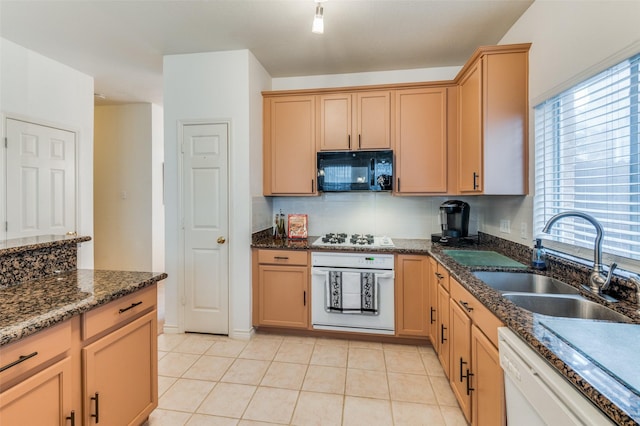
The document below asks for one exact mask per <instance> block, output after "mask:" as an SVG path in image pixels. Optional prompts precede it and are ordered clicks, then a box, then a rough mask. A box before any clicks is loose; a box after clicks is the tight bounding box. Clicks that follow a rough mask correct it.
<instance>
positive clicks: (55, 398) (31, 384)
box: [0, 357, 80, 426]
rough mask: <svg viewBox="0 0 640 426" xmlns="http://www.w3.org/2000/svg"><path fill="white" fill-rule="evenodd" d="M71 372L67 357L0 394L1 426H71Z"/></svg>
mask: <svg viewBox="0 0 640 426" xmlns="http://www.w3.org/2000/svg"><path fill="white" fill-rule="evenodd" d="M3 362H4V360H3ZM71 368H72V367H71V358H70V357H66V358H64V359H62V360H61V361H58V362H56V363H55V364H53V365H51V366H49V367H47V368H45V369H44V370H42V371H40V372H38V373H35V374H34V375H32V376H30V377H29V378H27V379H25V380H23V381H22V382H20V383H18V384H17V385H15V386H13V387H11V388H9V389H8V390H6V391H4V392H2V393H0V424H1V425H3V426H22V425H38V426H61V425H74V424H75V423H74V422H75V419H76V411H75V410H74V409H73V406H72V398H71V394H72V389H71V388H72V383H73V382H72V380H71ZM78 414H79V413H78ZM79 421H80V419H79V418H78V422H79Z"/></svg>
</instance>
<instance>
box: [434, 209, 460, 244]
mask: <svg viewBox="0 0 640 426" xmlns="http://www.w3.org/2000/svg"><path fill="white" fill-rule="evenodd" d="M469 210H470V207H469V204H467V203H465V202H464V201H459V200H449V201H445V202H444V203H442V204H441V205H440V229H441V230H442V233H440V234H432V235H431V241H433V242H439V243H441V244H449V243H451V242H458V241H460V240H461V239H463V238H465V237H467V236H468V235H469Z"/></svg>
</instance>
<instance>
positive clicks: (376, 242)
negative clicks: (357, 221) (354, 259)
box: [311, 233, 394, 248]
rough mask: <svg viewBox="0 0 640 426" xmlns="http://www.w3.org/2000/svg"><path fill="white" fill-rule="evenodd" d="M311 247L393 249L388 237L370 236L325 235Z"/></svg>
mask: <svg viewBox="0 0 640 426" xmlns="http://www.w3.org/2000/svg"><path fill="white" fill-rule="evenodd" d="M311 246H312V247H314V246H315V247H336V248H340V247H373V248H380V247H394V245H393V241H392V240H391V238H389V237H377V236H374V235H371V234H345V233H336V234H333V233H330V234H325V235H323V236H321V237H319V238H318V239H317V240H315V241H314V242H313V243H312V244H311Z"/></svg>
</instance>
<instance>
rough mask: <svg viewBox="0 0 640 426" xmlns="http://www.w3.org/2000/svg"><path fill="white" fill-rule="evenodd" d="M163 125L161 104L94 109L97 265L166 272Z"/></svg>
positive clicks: (95, 243)
mask: <svg viewBox="0 0 640 426" xmlns="http://www.w3.org/2000/svg"><path fill="white" fill-rule="evenodd" d="M162 125H163V124H162V108H160V107H158V106H156V105H152V104H142V103H141V104H128V105H107V106H97V107H96V108H95V127H94V135H95V136H94V138H95V144H94V153H95V155H94V211H95V216H94V220H95V237H94V246H95V267H96V268H98V269H114V270H127V271H152V270H153V271H161V270H162V269H163V267H164V265H163V260H164V255H163V253H164V240H163V238H162V237H163V235H164V212H163V208H162V189H161V186H162V174H161V173H162V160H163V138H162V134H163V133H162ZM158 224H160V226H158Z"/></svg>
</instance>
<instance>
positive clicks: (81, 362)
mask: <svg viewBox="0 0 640 426" xmlns="http://www.w3.org/2000/svg"><path fill="white" fill-rule="evenodd" d="M156 298H157V294H156V285H152V286H149V287H147V288H145V289H143V290H139V291H137V292H135V293H132V294H129V295H127V296H124V297H122V298H119V299H117V300H114V301H112V302H109V303H107V304H105V305H102V306H100V307H98V308H95V309H93V310H90V311H88V312H85V313H83V314H82V315H80V316H76V317H73V318H71V319H69V320H67V321H65V322H63V323H61V324H58V325H55V326H52V327H50V328H47V329H45V330H42V331H39V332H37V333H35V334H33V335H32V336H29V337H26V338H24V339H21V340H18V341H16V342H14V343H11V344H9V345H6V346H3V347H2V348H0V359H1V360H2V363H3V365H2V366H0V367H2V368H1V369H2V371H0V424H2V425H8V426H10V425H18V426H22V425H73V424H78V425H79V424H83V425H93V424H98V422H99V421H100V422H102V423H100V424H113V425H140V424H142V423H144V421H145V420H146V419H147V418H148V416H149V414H150V413H151V411H153V409H155V407H157V404H158V384H157V383H158V382H157V380H158V371H157V359H158V358H157V356H158V355H157V354H158V349H157V309H156V303H157V302H156ZM16 361H19V362H16ZM34 407H35V409H34ZM96 415H97V416H98V417H95V416H96Z"/></svg>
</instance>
